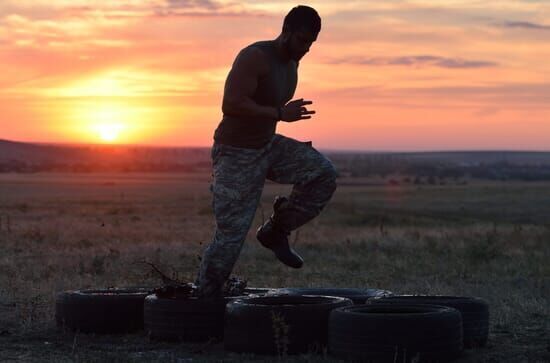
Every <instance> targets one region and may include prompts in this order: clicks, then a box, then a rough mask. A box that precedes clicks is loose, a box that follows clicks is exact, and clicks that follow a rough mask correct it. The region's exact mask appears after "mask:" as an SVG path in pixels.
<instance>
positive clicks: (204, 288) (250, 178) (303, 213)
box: [196, 134, 337, 297]
mask: <svg viewBox="0 0 550 363" xmlns="http://www.w3.org/2000/svg"><path fill="white" fill-rule="evenodd" d="M211 156H212V164H213V182H212V184H211V186H210V190H211V191H212V193H213V201H212V207H213V210H214V215H215V218H216V230H215V233H214V236H213V239H212V242H211V243H210V245H208V246H207V248H206V249H205V251H204V253H203V256H202V260H201V266H200V268H199V273H198V277H197V280H196V283H197V285H198V287H199V295H202V296H204V297H219V296H220V295H221V290H222V288H223V284H224V283H225V281H226V280H227V279H228V277H229V275H230V273H231V270H232V269H233V266H234V265H235V262H236V261H237V258H238V257H239V253H240V251H241V247H242V244H243V242H244V240H245V238H246V235H247V233H248V230H249V229H250V226H251V224H252V221H253V219H254V215H255V213H256V208H257V206H258V203H259V201H260V197H261V194H262V190H263V187H264V183H265V179H266V178H267V179H269V180H272V181H274V182H277V183H282V184H293V188H292V192H291V194H290V196H289V197H288V203H284V204H282V206H281V207H280V208H278V210H277V213H276V216H277V220H278V223H281V224H283V225H282V227H283V228H284V229H286V230H287V231H292V230H294V229H296V228H298V227H300V226H301V225H303V224H305V223H306V222H308V221H309V220H311V219H313V218H314V217H315V216H317V215H318V214H319V213H320V212H321V210H322V209H323V208H324V206H325V205H326V204H327V203H328V201H329V200H330V198H331V197H332V194H333V193H334V191H335V190H336V177H337V171H336V169H335V167H334V165H333V164H332V163H331V161H330V160H329V159H327V158H326V157H325V156H323V155H322V154H321V153H319V152H318V151H317V150H315V149H314V148H313V146H312V144H311V142H301V141H298V140H294V139H292V138H289V137H285V136H283V135H279V134H275V135H274V136H273V138H272V139H271V140H270V142H269V143H268V144H267V145H265V146H264V147H263V148H261V149H248V148H238V147H234V146H229V145H224V144H218V143H214V145H213V147H212V154H211Z"/></svg>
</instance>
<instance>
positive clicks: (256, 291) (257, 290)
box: [243, 287, 276, 296]
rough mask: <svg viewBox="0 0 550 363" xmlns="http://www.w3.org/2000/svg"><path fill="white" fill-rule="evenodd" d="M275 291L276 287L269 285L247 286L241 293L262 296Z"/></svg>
mask: <svg viewBox="0 0 550 363" xmlns="http://www.w3.org/2000/svg"><path fill="white" fill-rule="evenodd" d="M275 291H276V289H271V288H269V287H247V288H245V289H244V292H243V295H245V296H249V295H256V296H264V295H270V294H273V293H274V292H275Z"/></svg>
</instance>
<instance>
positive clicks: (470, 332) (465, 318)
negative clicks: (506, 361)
mask: <svg viewBox="0 0 550 363" xmlns="http://www.w3.org/2000/svg"><path fill="white" fill-rule="evenodd" d="M369 302H372V303H385V304H386V303H399V304H431V305H443V306H448V307H451V308H455V309H456V310H458V311H460V313H461V314H462V328H463V329H464V331H463V336H464V347H465V348H475V347H482V346H485V344H487V338H488V336H489V304H487V302H486V301H485V300H483V299H480V298H477V297H466V296H437V295H436V296H426V295H401V296H398V295H396V296H389V297H384V298H379V299H373V300H370V301H369Z"/></svg>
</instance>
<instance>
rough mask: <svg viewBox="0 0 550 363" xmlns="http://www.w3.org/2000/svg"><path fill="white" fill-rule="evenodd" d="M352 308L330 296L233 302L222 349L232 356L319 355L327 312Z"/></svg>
mask: <svg viewBox="0 0 550 363" xmlns="http://www.w3.org/2000/svg"><path fill="white" fill-rule="evenodd" d="M352 304H353V303H352V301H351V300H349V299H346V298H341V297H330V296H287V295H282V296H278V295H274V296H263V297H255V298H247V299H238V300H235V301H233V302H231V303H229V304H227V308H226V321H225V341H224V347H225V349H226V350H228V351H232V352H239V353H244V352H248V353H256V354H274V355H275V354H278V355H283V354H296V353H305V352H311V351H315V350H318V351H320V350H321V349H322V348H323V347H325V346H326V344H327V323H328V316H329V314H330V312H331V311H332V310H333V309H335V308H338V307H342V306H351V305H352ZM285 327H286V328H288V330H287V331H286V332H285V331H284V330H285Z"/></svg>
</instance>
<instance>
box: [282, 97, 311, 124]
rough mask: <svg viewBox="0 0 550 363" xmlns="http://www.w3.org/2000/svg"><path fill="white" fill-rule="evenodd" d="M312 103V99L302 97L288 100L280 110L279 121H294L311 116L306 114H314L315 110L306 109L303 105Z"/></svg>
mask: <svg viewBox="0 0 550 363" xmlns="http://www.w3.org/2000/svg"><path fill="white" fill-rule="evenodd" d="M312 103H313V102H312V101H304V99H303V98H300V99H299V100H294V101H290V102H289V103H287V104H286V105H285V106H284V107H283V108H282V110H281V111H282V112H281V121H286V122H294V121H299V120H306V119H308V118H311V116H308V115H312V114H314V113H315V111H313V110H312V111H308V109H307V108H306V107H305V106H306V105H311V104H312Z"/></svg>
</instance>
